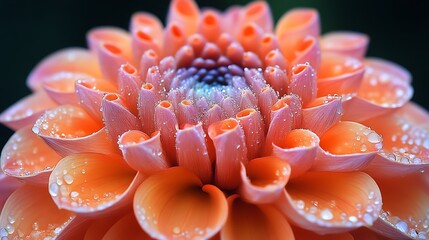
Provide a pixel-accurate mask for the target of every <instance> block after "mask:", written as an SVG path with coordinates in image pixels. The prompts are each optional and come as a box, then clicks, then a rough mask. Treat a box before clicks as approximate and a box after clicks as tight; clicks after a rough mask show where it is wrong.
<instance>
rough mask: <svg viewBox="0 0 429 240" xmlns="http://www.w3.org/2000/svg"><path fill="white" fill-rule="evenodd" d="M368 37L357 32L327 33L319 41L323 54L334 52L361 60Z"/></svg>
mask: <svg viewBox="0 0 429 240" xmlns="http://www.w3.org/2000/svg"><path fill="white" fill-rule="evenodd" d="M368 43H369V37H368V36H367V35H365V34H362V33H358V32H329V33H326V34H324V35H323V37H322V38H321V39H320V47H321V49H322V51H323V52H334V53H339V54H343V55H346V56H351V57H354V58H357V59H363V58H364V56H365V53H366V50H367V47H368Z"/></svg>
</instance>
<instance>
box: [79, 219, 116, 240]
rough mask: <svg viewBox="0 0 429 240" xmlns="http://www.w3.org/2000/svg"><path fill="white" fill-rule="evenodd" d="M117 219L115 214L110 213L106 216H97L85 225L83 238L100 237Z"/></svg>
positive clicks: (89, 239) (86, 239)
mask: <svg viewBox="0 0 429 240" xmlns="http://www.w3.org/2000/svg"><path fill="white" fill-rule="evenodd" d="M117 221H118V216H117V214H112V215H110V216H108V217H103V218H98V219H95V220H94V221H92V222H89V223H88V224H86V225H87V230H86V231H85V234H84V236H83V240H92V239H102V238H103V236H104V234H106V232H107V231H108V230H109V229H110V228H111V227H112V225H113V224H115V223H116V222H117Z"/></svg>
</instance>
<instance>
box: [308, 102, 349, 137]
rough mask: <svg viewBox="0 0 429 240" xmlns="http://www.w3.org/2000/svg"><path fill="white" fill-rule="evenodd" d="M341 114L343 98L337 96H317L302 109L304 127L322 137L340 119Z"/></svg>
mask: <svg viewBox="0 0 429 240" xmlns="http://www.w3.org/2000/svg"><path fill="white" fill-rule="evenodd" d="M341 114H342V110H341V98H339V97H337V96H326V97H320V98H316V99H314V100H313V101H311V102H309V103H308V104H307V105H306V106H304V109H302V127H303V128H306V129H309V130H311V131H312V132H314V133H316V134H317V136H319V137H320V136H322V135H323V133H325V132H326V130H328V129H329V128H331V127H332V126H334V125H335V124H337V123H338V122H339V121H340V118H341Z"/></svg>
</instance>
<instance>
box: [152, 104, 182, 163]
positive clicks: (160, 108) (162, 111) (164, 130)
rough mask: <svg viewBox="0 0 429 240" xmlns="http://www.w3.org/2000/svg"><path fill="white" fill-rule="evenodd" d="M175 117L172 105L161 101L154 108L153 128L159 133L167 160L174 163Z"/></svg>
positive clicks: (176, 124) (176, 123)
mask: <svg viewBox="0 0 429 240" xmlns="http://www.w3.org/2000/svg"><path fill="white" fill-rule="evenodd" d="M177 126H178V122H177V118H176V114H175V113H174V110H173V105H171V103H170V102H169V101H161V102H160V103H159V104H158V105H157V106H156V108H155V129H156V130H157V131H159V132H160V133H161V143H162V146H163V149H164V150H165V153H166V154H167V158H168V160H169V162H170V163H171V164H172V165H174V164H175V159H176V147H175V146H176V132H177Z"/></svg>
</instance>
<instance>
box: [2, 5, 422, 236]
mask: <svg viewBox="0 0 429 240" xmlns="http://www.w3.org/2000/svg"><path fill="white" fill-rule="evenodd" d="M87 40H88V47H89V49H80V48H70V49H65V50H61V51H59V52H56V53H53V54H52V55H50V56H48V57H47V58H45V59H44V60H42V62H41V63H40V64H39V65H37V66H36V67H35V69H34V70H33V71H32V72H31V73H30V75H29V77H28V81H27V84H28V86H29V87H30V88H31V89H32V90H33V93H32V94H31V95H30V96H28V97H26V98H24V99H22V100H21V101H19V102H18V103H16V104H15V105H13V106H11V107H10V108H9V109H7V110H6V111H5V112H3V113H2V114H1V115H0V120H1V121H2V122H3V123H4V124H5V125H7V126H8V127H10V128H12V129H14V130H16V133H15V134H14V135H13V136H12V137H11V138H10V140H9V141H8V143H7V144H6V145H5V146H4V148H3V151H2V154H1V168H2V171H3V172H2V176H1V179H0V181H2V182H4V183H3V184H2V185H1V187H0V189H1V191H0V192H1V194H2V200H3V201H2V204H4V206H3V210H2V213H1V217H0V227H1V228H0V235H1V236H2V237H8V238H11V239H12V238H35V239H44V238H57V237H58V238H60V237H67V238H85V239H98V238H102V237H104V238H111V239H120V238H126V237H127V236H131V235H132V236H134V237H136V236H138V238H143V239H149V238H156V239H188V238H189V239H208V238H221V239H265V238H268V239H295V238H296V239H314V238H321V239H333V238H334V239H340V238H354V239H366V238H368V237H372V238H378V237H380V235H384V236H385V237H388V238H395V239H396V238H420V239H426V235H427V232H428V224H429V219H428V210H429V206H428V204H429V201H428V199H429V193H428V192H427V188H428V183H429V181H428V175H427V173H426V172H425V171H424V170H425V168H427V165H428V163H429V133H428V128H427V125H426V122H427V120H428V119H429V116H428V114H427V113H426V111H425V110H423V109H421V108H420V107H418V106H417V105H416V104H414V103H411V102H410V101H409V100H410V99H411V96H412V93H413V89H412V87H411V86H410V82H411V77H410V74H409V73H408V71H407V70H405V69H403V68H402V67H400V66H398V65H396V64H394V63H392V62H388V61H386V60H381V59H368V58H365V52H366V47H367V45H368V41H369V40H368V37H367V36H366V35H364V34H360V33H352V32H334V33H328V34H325V35H323V36H320V26H319V16H318V13H317V11H316V10H313V9H304V8H301V9H294V10H291V11H289V12H287V13H285V14H284V15H283V16H282V17H281V18H280V20H279V21H278V22H277V24H275V25H274V23H273V20H272V18H271V11H270V8H269V6H268V4H267V3H266V2H262V1H256V2H252V3H250V4H248V5H246V6H243V7H242V6H233V7H231V8H229V9H227V10H226V11H225V12H219V11H217V10H213V9H205V10H200V9H199V8H198V6H197V5H196V4H195V2H193V1H192V0H173V1H172V2H171V5H170V9H169V13H168V17H167V21H166V26H165V27H163V25H162V23H161V22H160V21H159V20H158V19H157V18H156V17H155V16H153V15H151V14H149V13H144V12H141V13H136V14H134V15H133V16H132V19H131V24H130V29H129V32H127V31H125V30H122V29H119V28H114V27H101V28H96V29H93V30H91V31H90V32H89V33H88V35H87ZM16 179H20V180H22V182H23V183H19V182H17V181H16ZM411 181H412V182H413V184H412V185H410V184H409V183H410V182H411ZM6 199H7V200H6ZM398 200H400V201H398ZM47 213H49V214H47ZM319 234H323V236H320V235H319Z"/></svg>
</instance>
